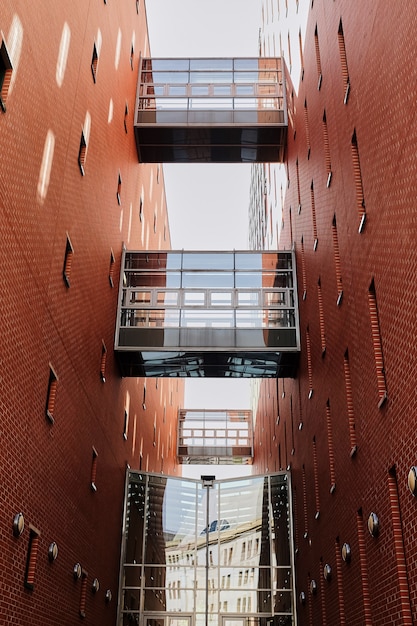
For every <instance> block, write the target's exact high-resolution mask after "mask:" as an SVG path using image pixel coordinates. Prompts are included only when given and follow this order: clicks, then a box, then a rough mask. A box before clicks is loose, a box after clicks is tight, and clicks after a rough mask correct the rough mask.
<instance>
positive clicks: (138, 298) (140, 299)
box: [129, 291, 151, 304]
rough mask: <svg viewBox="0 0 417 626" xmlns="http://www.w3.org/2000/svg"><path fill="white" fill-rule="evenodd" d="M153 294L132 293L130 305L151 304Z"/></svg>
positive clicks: (145, 292)
mask: <svg viewBox="0 0 417 626" xmlns="http://www.w3.org/2000/svg"><path fill="white" fill-rule="evenodd" d="M150 303H151V292H150V291H131V292H130V298H129V304H150Z"/></svg>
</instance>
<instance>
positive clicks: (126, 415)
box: [123, 409, 129, 441]
mask: <svg viewBox="0 0 417 626" xmlns="http://www.w3.org/2000/svg"><path fill="white" fill-rule="evenodd" d="M128 425H129V413H128V412H127V411H126V409H125V410H124V415H123V439H124V440H125V441H127V429H128Z"/></svg>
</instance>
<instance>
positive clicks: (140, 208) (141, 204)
mask: <svg viewBox="0 0 417 626" xmlns="http://www.w3.org/2000/svg"><path fill="white" fill-rule="evenodd" d="M139 220H140V221H141V222H143V196H142V195H141V196H140V198H139Z"/></svg>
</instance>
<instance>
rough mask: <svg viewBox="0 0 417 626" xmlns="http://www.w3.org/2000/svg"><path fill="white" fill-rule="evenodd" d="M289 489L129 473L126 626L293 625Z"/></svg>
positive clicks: (270, 483)
mask: <svg viewBox="0 0 417 626" xmlns="http://www.w3.org/2000/svg"><path fill="white" fill-rule="evenodd" d="M213 478H214V477H213ZM289 483H290V477H289V474H287V473H279V474H274V475H269V476H258V477H250V478H246V477H245V478H241V479H233V480H225V481H216V480H214V481H212V483H210V484H211V485H212V486H205V483H203V481H199V480H193V479H181V478H168V477H162V476H160V475H152V474H146V473H141V472H136V471H130V472H129V473H128V479H127V492H126V508H125V522H124V535H123V546H122V561H121V576H120V579H121V580H120V591H119V622H118V624H119V626H126V625H129V624H141V625H142V626H168V625H169V626H174V624H175V626H186V624H187V625H189V626H218V625H219V626H227V625H228V622H229V621H230V620H232V621H233V622H236V621H238V622H239V624H241V625H242V626H243V625H244V624H245V625H246V626H247V625H249V624H251V625H254V626H266V625H267V624H268V625H269V624H271V620H272V621H273V622H274V624H277V625H278V624H294V623H295V614H294V612H295V604H294V598H293V595H294V594H293V552H292V538H291V503H290V484H289ZM180 622H181V623H180ZM235 626H239V625H238V624H235Z"/></svg>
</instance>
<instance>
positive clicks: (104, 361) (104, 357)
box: [100, 341, 107, 383]
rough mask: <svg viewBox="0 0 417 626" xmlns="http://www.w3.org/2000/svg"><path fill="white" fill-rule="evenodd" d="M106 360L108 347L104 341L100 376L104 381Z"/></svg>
mask: <svg viewBox="0 0 417 626" xmlns="http://www.w3.org/2000/svg"><path fill="white" fill-rule="evenodd" d="M106 361H107V348H106V344H105V343H104V341H102V343H101V360H100V378H101V380H102V382H103V383H105V382H106Z"/></svg>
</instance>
